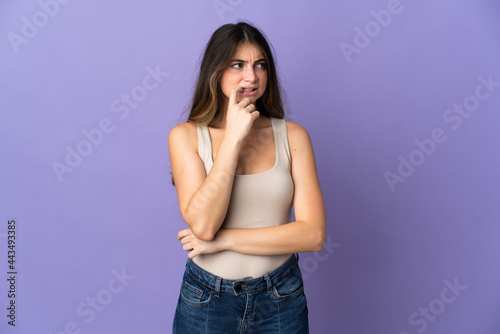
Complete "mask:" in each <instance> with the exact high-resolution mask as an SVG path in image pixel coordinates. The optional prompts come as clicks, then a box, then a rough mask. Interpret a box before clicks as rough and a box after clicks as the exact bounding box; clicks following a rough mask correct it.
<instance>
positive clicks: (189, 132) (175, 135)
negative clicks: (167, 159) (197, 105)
mask: <svg viewBox="0 0 500 334" xmlns="http://www.w3.org/2000/svg"><path fill="white" fill-rule="evenodd" d="M168 141H169V143H171V144H187V145H189V146H191V147H194V148H196V147H197V146H198V133H197V125H196V124H195V123H193V122H191V121H185V122H182V123H179V124H177V125H176V126H174V127H173V128H172V129H171V130H170V133H169V134H168Z"/></svg>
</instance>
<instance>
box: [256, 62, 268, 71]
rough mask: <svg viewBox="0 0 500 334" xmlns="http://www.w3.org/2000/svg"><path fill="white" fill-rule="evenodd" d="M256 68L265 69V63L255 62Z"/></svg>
mask: <svg viewBox="0 0 500 334" xmlns="http://www.w3.org/2000/svg"><path fill="white" fill-rule="evenodd" d="M257 68H258V69H260V70H264V69H266V63H258V64H257Z"/></svg>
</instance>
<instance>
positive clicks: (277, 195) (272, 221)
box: [192, 117, 294, 279]
mask: <svg viewBox="0 0 500 334" xmlns="http://www.w3.org/2000/svg"><path fill="white" fill-rule="evenodd" d="M271 124H272V129H273V135H274V143H275V148H276V159H275V164H274V166H273V167H272V168H271V169H269V170H267V171H264V172H261V173H256V174H246V175H235V177H234V181H233V188H232V192H231V198H230V201H229V206H228V210H227V214H226V217H225V219H224V222H223V223H222V225H221V228H257V227H268V226H276V225H281V224H286V223H289V222H290V219H291V206H292V200H293V193H294V185H293V180H292V176H291V172H290V162H291V157H290V149H289V146H288V138H287V130H286V122H285V120H284V119H279V118H273V117H271ZM197 131H198V154H199V156H200V158H201V159H202V161H203V164H204V166H205V172H206V175H208V173H209V172H210V170H211V168H212V166H213V158H212V141H211V138H210V132H209V131H208V127H207V126H198V127H197ZM291 255H292V253H290V254H283V255H249V254H242V253H237V252H233V251H229V250H225V251H221V252H218V253H212V254H201V255H198V256H196V257H194V258H193V259H192V260H193V261H194V262H195V263H196V264H197V265H198V266H200V267H201V268H203V269H205V270H206V271H208V272H211V273H212V274H214V275H217V276H219V277H222V278H226V279H239V278H244V277H254V278H255V277H259V276H262V275H264V274H266V273H267V272H269V271H271V270H273V269H276V268H277V267H279V266H280V265H282V264H283V263H285V262H286V260H288V259H289V258H290V256H291Z"/></svg>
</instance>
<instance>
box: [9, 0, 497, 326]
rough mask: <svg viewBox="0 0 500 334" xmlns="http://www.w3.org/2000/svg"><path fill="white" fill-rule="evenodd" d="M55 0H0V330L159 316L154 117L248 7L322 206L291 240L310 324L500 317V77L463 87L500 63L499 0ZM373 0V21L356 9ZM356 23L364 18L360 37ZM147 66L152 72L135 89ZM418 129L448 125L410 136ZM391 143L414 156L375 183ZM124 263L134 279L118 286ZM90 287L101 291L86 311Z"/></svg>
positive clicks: (176, 279)
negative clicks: (405, 167) (456, 109)
mask: <svg viewBox="0 0 500 334" xmlns="http://www.w3.org/2000/svg"><path fill="white" fill-rule="evenodd" d="M54 1H55V0H41V3H42V4H44V3H46V4H52V5H51V6H49V5H46V6H45V7H46V9H45V11H47V12H50V13H51V14H52V16H53V17H51V16H49V15H48V14H44V9H43V8H42V5H40V3H39V2H37V1H32V0H30V1H22V2H7V1H2V2H1V4H0V32H1V34H0V35H1V39H0V54H1V58H0V62H1V66H0V110H1V122H0V133H1V144H0V157H1V165H0V179H1V191H0V203H1V204H0V205H1V217H0V218H1V221H2V223H1V227H0V228H1V229H0V249H1V252H0V263H1V275H2V276H1V277H3V278H2V280H1V283H0V288H1V290H0V296H1V298H0V300H1V303H2V304H1V307H0V309H1V310H2V311H0V313H1V314H0V319H2V320H1V323H0V332H2V333H43V334H48V333H52V334H56V333H64V328H65V326H68V327H69V328H70V327H71V326H72V325H71V323H72V322H73V323H75V324H76V325H75V326H78V329H79V331H80V333H94V334H100V333H151V334H155V333H158V334H159V333H169V332H170V331H171V324H172V319H173V315H174V310H175V306H176V302H177V298H178V293H179V288H180V283H181V279H182V273H183V270H184V263H185V261H186V258H187V252H185V251H183V250H182V248H181V244H180V243H179V242H178V241H177V239H176V234H177V232H178V231H179V230H180V229H183V228H185V227H186V225H185V223H184V222H183V221H182V218H181V216H180V213H179V210H178V205H177V198H176V193H175V189H174V188H173V187H172V186H171V185H170V183H169V182H170V174H169V171H170V161H169V156H168V146H167V136H168V132H169V130H170V129H171V128H172V127H173V126H174V125H176V124H178V123H179V122H181V121H183V120H184V118H183V115H181V113H182V111H183V110H185V109H186V106H187V104H188V103H189V97H190V94H191V91H192V86H193V82H194V80H195V74H196V65H197V61H198V59H199V57H200V54H201V52H202V51H203V48H204V46H205V43H206V42H207V41H208V38H209V37H210V35H211V34H212V32H213V31H214V30H215V29H216V28H217V27H219V26H220V25H221V24H224V23H228V22H232V23H234V22H236V20H238V19H247V20H249V21H251V22H253V23H254V24H255V25H256V26H258V27H259V28H261V29H262V31H264V32H265V34H266V35H267V37H268V38H269V40H270V41H271V43H272V44H273V46H274V48H275V52H276V57H277V59H278V66H279V71H280V73H281V75H282V78H283V85H284V89H285V92H286V96H287V110H288V115H287V119H288V120H291V121H295V122H298V123H299V124H301V125H303V126H304V127H305V128H306V129H307V130H308V132H309V133H310V135H311V138H312V140H313V145H314V149H315V154H316V159H317V165H318V172H319V176H320V180H321V185H322V189H323V193H324V197H325V201H326V205H327V216H328V238H329V241H328V242H327V247H325V249H324V250H323V251H322V252H320V253H303V254H301V256H300V263H301V268H302V270H303V273H304V281H305V290H306V296H307V298H308V302H309V312H310V328H311V333H342V334H351V333H359V334H365V333H376V334H378V333H384V334H386V333H387V334H413V333H421V332H425V333H428V334H432V333H436V334H443V333H454V334H498V333H500V320H499V319H500V317H499V314H500V313H499V312H500V285H499V284H498V283H499V282H500V265H499V254H500V243H499V242H498V240H499V239H500V226H499V224H498V222H499V219H500V206H499V202H500V187H499V184H500V183H499V181H500V157H499V144H498V143H499V142H500V131H498V129H499V126H500V108H499V107H500V87H498V86H497V87H495V86H493V87H490V88H491V90H492V92H489V91H488V90H487V89H486V88H485V87H482V88H479V92H480V93H481V94H482V95H481V96H484V95H485V94H487V93H488V94H489V96H488V97H487V98H484V99H483V100H477V99H476V100H475V99H474V98H471V96H473V95H474V94H475V92H476V87H477V86H478V85H480V84H481V81H480V80H479V79H478V78H479V77H483V78H484V79H486V80H487V79H488V77H489V76H491V79H492V80H493V81H494V82H500V62H499V61H498V60H499V59H500V43H499V42H498V32H499V31H500V29H499V28H500V20H498V18H499V14H500V4H499V3H498V2H497V1H494V0H490V1H456V0H455V1H452V0H446V1H430V0H418V1H417V0H413V1H411V0H401V1H400V4H399V6H397V7H394V8H393V7H391V4H394V3H395V2H394V1H388V0H380V1H379V0H376V1H375V0H362V1H355V3H354V2H353V1H342V2H341V1H248V0H243V1H242V0H232V1H230V0H221V1H218V2H217V1H215V2H212V1H192V0H191V1H182V2H181V1H179V2H175V3H174V2H165V1H158V0H155V1H147V2H139V1H136V2H124V1H117V0H113V1H105V2H102V3H96V2H87V1H71V2H69V3H67V4H59V5H58V9H57V8H56V7H55V5H54V4H58V3H56V2H54ZM61 2H62V0H61ZM214 3H215V4H217V3H219V5H220V3H223V4H226V7H225V11H219V12H218V11H217V10H216V8H215V5H214ZM388 7H391V9H393V10H394V11H398V12H397V13H393V14H391V19H390V22H388V19H387V17H385V19H386V21H385V22H383V23H384V25H385V26H381V24H380V23H374V22H376V21H375V19H374V14H371V11H375V13H380V11H381V10H386V9H387V8H388ZM47 8H48V9H47ZM380 15H381V14H380ZM375 16H376V15H375ZM23 18H25V19H23ZM383 18H384V17H383V16H381V18H379V19H380V20H382V19H383ZM371 21H373V22H372V23H370V22H371ZM26 22H28V23H26ZM34 23H36V24H38V25H39V27H38V28H36V29H37V30H38V31H36V32H34V31H33V29H32V30H31V31H30V29H29V28H27V27H26V26H27V25H29V24H34ZM35 27H36V26H35ZM356 27H357V28H359V29H361V30H364V29H365V28H368V29H372V30H369V33H370V34H371V35H372V37H370V41H369V43H368V44H367V45H362V43H363V42H364V43H365V44H366V43H367V41H366V40H364V41H363V38H362V37H359V36H358V37H356V34H359V33H356V31H357V30H356ZM377 29H378V30H377ZM14 34H16V35H17V37H16V38H17V40H18V41H19V40H20V39H21V38H26V39H25V40H24V43H21V44H16V43H15V42H12V41H11V40H12V38H13V37H12V36H14ZM23 34H24V37H23ZM9 36H10V37H9ZM26 36H29V37H26ZM356 42H357V43H358V46H359V47H358V50H357V51H358V53H353V54H351V56H346V55H344V54H343V52H342V49H341V46H342V45H344V47H345V45H346V44H342V43H347V44H349V45H352V46H356V44H355V43H356ZM360 43H361V44H360ZM361 46H363V47H361ZM148 67H150V68H151V69H155V68H156V67H158V68H159V70H160V71H161V72H168V75H166V74H165V75H164V76H163V77H161V78H160V80H161V82H159V83H157V84H155V85H156V88H154V89H151V90H144V89H143V88H141V85H142V83H143V78H145V76H146V75H147V74H148V71H147V70H146V68H148ZM148 80H149V79H148ZM147 83H148V84H149V85H153V84H154V80H149V81H147ZM148 87H149V86H148ZM132 92H133V93H134V94H135V96H136V97H138V99H139V100H140V102H139V103H138V104H137V105H136V106H135V107H134V108H129V109H130V112H129V114H128V115H125V114H124V112H125V111H124V109H125V104H124V103H123V102H120V101H119V100H120V99H121V96H122V94H131V93H132ZM141 92H142V93H144V92H146V93H147V96H141V95H140V93H141ZM116 99H118V102H115V105H114V107H115V109H116V108H117V107H121V108H122V109H121V111H120V112H118V113H116V112H114V111H113V107H112V105H113V103H114V101H115V100H116ZM464 101H466V103H471V106H472V107H470V108H472V109H475V110H474V111H473V112H471V113H470V117H468V118H461V124H460V126H459V127H456V128H453V127H452V126H453V125H455V124H458V123H455V122H457V121H453V122H450V121H446V120H445V119H444V118H443V116H445V115H447V110H449V109H450V108H453V105H454V104H462V103H464ZM474 101H476V102H477V101H479V105H478V106H477V105H476V106H474V105H473V102H474ZM450 115H451V114H450ZM454 115H455V116H454V117H457V115H458V114H454ZM120 116H121V117H122V118H123V119H121V118H120ZM124 116H126V117H124ZM103 119H109V122H110V123H111V124H112V129H113V130H112V132H110V133H105V134H103V138H102V139H101V140H100V142H96V143H98V144H96V145H92V146H91V147H92V152H91V153H89V154H88V155H87V156H84V157H83V158H82V161H81V163H80V164H79V165H78V166H76V167H75V168H72V172H71V173H64V174H63V175H62V176H61V180H59V179H58V177H57V175H56V173H55V171H54V169H53V166H52V164H53V163H54V162H58V163H61V164H65V163H66V162H65V159H66V155H67V150H66V147H67V146H69V147H70V148H72V149H77V147H78V145H80V149H83V150H84V149H85V148H87V149H89V147H88V146H85V145H86V144H85V142H84V141H85V140H86V137H85V136H84V134H83V133H82V131H84V130H88V131H90V130H91V129H95V128H97V127H99V123H100V122H101V121H102V120H103ZM436 128H440V129H442V133H443V135H442V136H443V138H444V137H445V138H446V140H445V141H444V142H442V143H436V144H434V149H433V151H432V153H431V154H429V155H425V156H424V155H423V153H418V146H417V145H416V144H415V140H420V141H422V140H424V139H428V138H431V136H432V132H433V131H434V129H436ZM96 138H97V137H96ZM97 139H99V138H97ZM427 143H428V141H427ZM429 145H430V144H429ZM430 146H432V145H430ZM430 146H428V147H429V149H430ZM400 155H401V157H402V158H403V159H406V160H408V159H410V156H411V158H412V159H413V161H414V162H416V163H417V164H419V165H418V166H416V167H414V171H413V173H412V174H411V175H408V177H405V178H404V179H405V181H404V182H398V183H396V184H395V185H394V188H393V189H391V187H390V186H389V184H388V182H387V181H386V178H385V176H384V173H385V172H386V171H389V172H392V173H395V174H396V173H398V165H399V164H401V160H400V157H399V156H400ZM422 157H423V161H422ZM419 159H420V160H419ZM403 173H404V171H403ZM12 218H14V219H16V221H17V225H18V227H17V235H18V236H17V242H18V249H17V265H18V267H17V269H18V272H19V275H18V277H17V292H18V298H17V301H16V302H17V325H16V327H15V328H12V327H11V326H7V324H6V322H7V318H6V314H7V310H6V307H7V303H8V301H9V300H8V299H7V290H8V286H7V284H6V283H7V282H6V280H5V274H6V272H7V248H6V232H7V220H8V219H12ZM122 270H124V271H125V273H126V274H127V275H129V276H133V278H132V277H129V279H128V281H126V282H125V284H126V285H123V286H122V287H121V288H120V289H119V287H120V284H119V283H117V282H115V279H114V278H113V277H115V275H116V272H121V271H122ZM113 271H115V275H114V274H113ZM455 280H456V282H458V283H457V284H458V285H460V286H461V290H458V291H456V293H455V294H453V292H452V291H451V290H445V289H446V288H447V283H445V282H448V284H453V282H454V281H455ZM110 282H112V285H111V286H112V288H110V286H109V283H110ZM113 284H114V285H113ZM118 290H119V292H118ZM110 291H114V292H110ZM442 293H444V297H442ZM88 298H90V299H88ZM92 298H97V300H98V302H99V300H100V301H101V302H103V303H105V305H104V306H102V309H100V311H99V312H97V311H95V317H94V318H93V319H91V316H90V313H91V311H90V310H91V307H90V306H89V305H87V304H86V303H87V302H88V300H91V299H92ZM443 298H445V299H446V301H447V302H446V303H445V302H443V300H445V299H443ZM451 299H453V301H450V300H451ZM443 306H444V309H443ZM79 307H80V312H78V311H77V309H78V308H79ZM423 308H427V309H429V308H430V311H428V312H429V315H427V318H426V316H425V315H423V313H421V312H425V310H424V309H423ZM82 312H83V313H84V315H83V316H82V315H81V313H82ZM85 312H86V313H85ZM414 312H416V314H413V313H414ZM412 314H413V321H411V320H410V318H411V317H412ZM431 319H432V320H431ZM66 332H68V333H70V332H72V331H71V330H67V331H66ZM74 332H75V333H78V331H74Z"/></svg>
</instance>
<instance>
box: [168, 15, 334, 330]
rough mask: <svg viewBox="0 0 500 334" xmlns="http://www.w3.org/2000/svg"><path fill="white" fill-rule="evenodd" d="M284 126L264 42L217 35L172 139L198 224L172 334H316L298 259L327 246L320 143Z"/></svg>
mask: <svg viewBox="0 0 500 334" xmlns="http://www.w3.org/2000/svg"><path fill="white" fill-rule="evenodd" d="M283 117H284V111H283V107H282V103H281V90H280V86H279V80H278V78H277V75H276V69H275V64H274V59H273V55H272V53H271V50H270V48H269V45H268V43H267V41H266V39H265V38H264V36H263V35H262V34H261V33H260V32H259V31H258V30H257V29H256V28H255V27H253V26H251V25H249V24H247V23H244V22H239V23H237V24H226V25H223V26H222V27H220V28H219V29H217V30H216V31H215V32H214V33H213V35H212V37H211V39H210V41H209V42H208V44H207V47H206V50H205V53H204V56H203V60H202V63H201V67H200V73H199V77H198V82H197V85H196V89H195V92H194V96H193V101H192V106H191V113H190V115H189V119H188V121H186V122H184V123H181V124H179V125H177V126H175V127H174V128H173V129H172V130H171V131H170V134H169V137H168V143H169V152H170V161H171V167H172V183H173V184H174V185H175V186H176V189H177V196H178V200H179V208H180V211H181V214H182V217H183V218H184V221H185V222H186V223H187V225H188V226H189V228H187V229H184V230H181V231H180V232H179V233H178V235H177V238H178V239H179V240H180V241H181V242H182V244H183V249H184V250H186V251H189V254H188V259H187V261H186V270H185V272H184V277H183V282H182V286H181V291H180V296H179V299H178V303H177V308H176V312H175V316H174V323H173V332H174V333H190V334H192V333H210V334H213V333H224V334H226V333H287V334H293V333H309V328H308V309H307V300H306V297H305V295H304V290H303V280H302V275H301V271H300V268H299V266H298V253H300V252H318V251H320V250H321V249H322V248H323V244H324V241H325V237H326V214H325V206H324V201H323V196H322V193H321V188H320V185H319V181H318V176H317V172H316V165H315V159H314V153H313V148H312V145H311V140H310V137H309V135H308V133H307V131H306V130H305V129H304V128H303V127H301V126H300V125H298V124H296V123H294V122H287V121H285V120H284V119H283ZM292 202H293V206H294V212H295V217H296V221H294V222H290V218H291V206H292ZM295 253H297V254H295Z"/></svg>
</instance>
